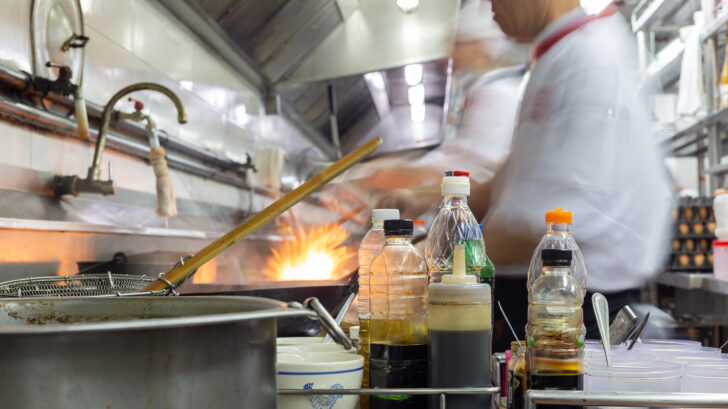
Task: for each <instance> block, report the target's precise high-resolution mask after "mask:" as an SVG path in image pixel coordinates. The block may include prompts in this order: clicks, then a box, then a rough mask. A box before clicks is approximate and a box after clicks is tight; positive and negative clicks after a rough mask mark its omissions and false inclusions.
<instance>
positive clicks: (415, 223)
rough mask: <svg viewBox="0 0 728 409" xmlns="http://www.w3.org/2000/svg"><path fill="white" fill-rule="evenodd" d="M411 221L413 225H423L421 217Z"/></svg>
mask: <svg viewBox="0 0 728 409" xmlns="http://www.w3.org/2000/svg"><path fill="white" fill-rule="evenodd" d="M412 223H414V225H415V226H424V225H425V221H424V220H422V219H415V220H413V221H412Z"/></svg>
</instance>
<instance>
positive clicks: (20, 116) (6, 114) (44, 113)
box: [0, 66, 247, 188]
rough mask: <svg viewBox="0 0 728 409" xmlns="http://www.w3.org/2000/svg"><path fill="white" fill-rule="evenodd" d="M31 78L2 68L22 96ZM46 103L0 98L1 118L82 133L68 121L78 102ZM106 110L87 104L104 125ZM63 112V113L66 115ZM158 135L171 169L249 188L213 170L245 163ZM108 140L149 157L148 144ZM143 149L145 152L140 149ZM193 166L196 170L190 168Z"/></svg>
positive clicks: (127, 126) (138, 135) (123, 127)
mask: <svg viewBox="0 0 728 409" xmlns="http://www.w3.org/2000/svg"><path fill="white" fill-rule="evenodd" d="M29 78H30V77H29V76H28V75H27V74H24V73H21V72H18V71H15V70H12V69H9V68H7V67H3V66H0V83H1V84H2V85H5V86H7V87H8V89H11V90H15V91H17V93H18V94H20V93H22V92H23V90H25V89H26V87H27V81H28V80H29ZM31 102H32V101H31ZM36 102H37V101H36ZM44 102H45V103H46V105H47V108H48V109H47V110H41V109H37V108H35V107H33V106H30V105H28V104H27V103H23V102H18V101H16V100H11V99H10V98H7V97H5V98H3V97H2V96H0V118H4V119H7V120H10V121H13V122H18V123H20V124H24V125H30V126H32V127H34V128H38V129H41V130H43V131H50V132H53V133H57V134H61V135H64V136H70V137H77V136H78V130H77V125H76V123H75V122H73V121H70V120H68V119H67V118H66V116H65V115H68V114H69V113H71V112H73V111H74V110H75V107H74V101H73V100H71V99H70V98H66V97H63V96H61V95H57V94H54V93H49V94H48V95H46V96H45V98H44ZM103 108H104V107H101V106H99V105H97V104H94V103H92V102H89V101H86V109H87V111H88V118H89V121H90V122H92V123H95V124H98V123H100V121H101V114H102V110H103ZM59 113H62V114H63V115H61V114H59ZM112 116H113V115H112ZM113 128H114V130H115V132H118V133H121V134H123V135H125V136H129V137H132V138H134V139H137V140H139V141H142V140H143V141H146V140H147V132H146V129H145V128H144V126H142V125H140V124H137V123H133V122H123V121H115V123H114V126H113ZM156 133H157V136H158V137H159V140H160V143H161V145H162V146H163V147H164V148H165V149H166V150H167V159H168V162H169V165H170V167H173V168H175V169H178V170H183V171H186V172H189V173H192V174H195V175H199V176H203V177H208V178H211V179H214V180H217V181H219V182H222V183H225V184H229V185H232V186H236V187H243V188H246V187H247V184H246V183H245V180H244V177H242V175H241V176H240V177H234V176H231V175H222V174H220V172H219V170H218V169H214V168H212V167H216V168H220V169H225V170H228V169H229V170H236V169H238V168H240V167H241V164H239V163H238V162H234V161H231V160H229V159H227V158H223V157H221V156H220V155H218V154H216V153H214V152H211V151H208V150H205V149H203V148H200V147H198V146H196V145H193V144H191V143H189V142H186V141H183V140H181V139H178V138H176V137H174V136H171V135H169V134H167V133H166V132H165V131H164V130H157V131H156ZM107 139H108V142H109V145H110V146H113V147H114V149H117V150H121V151H122V152H124V153H129V154H132V155H134V156H139V157H141V158H145V159H146V158H147V154H148V149H146V147H145V145H141V144H136V143H132V142H131V141H128V140H125V139H123V138H121V137H118V136H116V135H114V134H108V137H107ZM95 140H96V132H95V130H93V129H91V130H90V141H95ZM112 142H113V143H112ZM129 144H133V145H134V148H133V149H127V146H126V145H129ZM139 148H143V149H142V150H140V149H139ZM172 152H176V153H179V154H182V155H185V156H189V157H191V158H194V159H199V161H200V162H202V163H194V162H193V161H191V160H189V159H187V158H184V157H182V156H180V155H174V154H173V153H172ZM171 156H174V157H175V158H177V159H179V160H181V161H182V162H183V163H173V160H171V159H170V157H171ZM189 165H191V166H192V167H189ZM210 166H212V167H210ZM202 169H204V170H202Z"/></svg>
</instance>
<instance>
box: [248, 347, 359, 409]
mask: <svg viewBox="0 0 728 409" xmlns="http://www.w3.org/2000/svg"><path fill="white" fill-rule="evenodd" d="M363 374H364V357H361V356H359V355H354V354H343V353H312V354H307V353H297V354H280V355H278V376H277V378H278V387H279V388H280V389H298V390H303V389H358V388H360V387H361V380H362V376H363ZM358 402H359V397H358V396H355V395H311V396H281V397H280V398H279V399H278V407H279V408H280V409H301V408H315V409H354V408H355V407H356V404H357V403H358ZM246 407H247V406H246Z"/></svg>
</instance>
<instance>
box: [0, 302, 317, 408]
mask: <svg viewBox="0 0 728 409" xmlns="http://www.w3.org/2000/svg"><path fill="white" fill-rule="evenodd" d="M302 315H308V316H311V315H314V316H315V314H314V313H312V312H310V311H302V310H294V309H290V308H287V306H286V305H285V304H283V303H280V302H277V301H272V300H268V299H263V298H254V297H139V298H111V299H109V298H106V299H103V298H53V299H49V298H36V299H1V300H0V401H2V405H1V406H2V407H3V408H4V409H15V408H18V409H20V408H23V409H25V408H34V409H42V408H54V409H78V408H99V409H104V408H110V409H117V408H119V409H122V408H123V409H141V408H150V409H152V408H153V409H161V408H173V409H183V408H190V409H192V408H194V409H199V408H209V409H212V408H225V409H227V408H246V409H247V408H261V409H270V408H275V407H276V382H275V376H276V374H275V337H276V326H275V321H276V318H279V317H291V316H302Z"/></svg>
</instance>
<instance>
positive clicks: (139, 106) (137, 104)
mask: <svg viewBox="0 0 728 409" xmlns="http://www.w3.org/2000/svg"><path fill="white" fill-rule="evenodd" d="M129 101H134V109H136V110H137V111H141V110H142V109H144V103H143V102H142V101H139V100H138V99H134V98H131V97H129Z"/></svg>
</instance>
